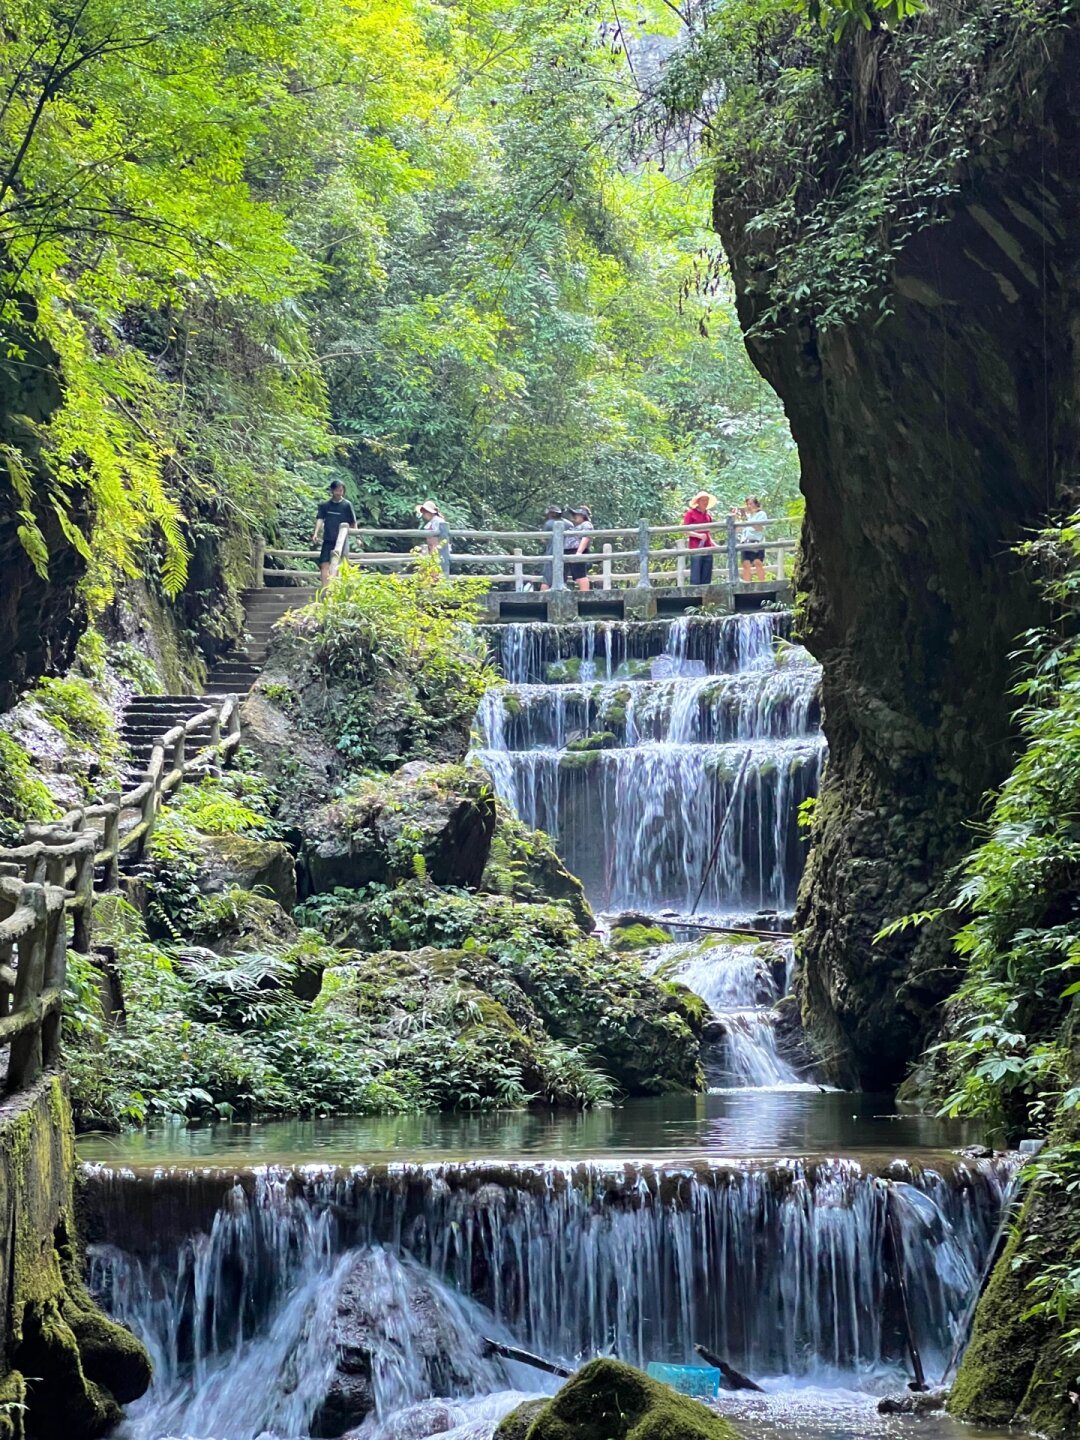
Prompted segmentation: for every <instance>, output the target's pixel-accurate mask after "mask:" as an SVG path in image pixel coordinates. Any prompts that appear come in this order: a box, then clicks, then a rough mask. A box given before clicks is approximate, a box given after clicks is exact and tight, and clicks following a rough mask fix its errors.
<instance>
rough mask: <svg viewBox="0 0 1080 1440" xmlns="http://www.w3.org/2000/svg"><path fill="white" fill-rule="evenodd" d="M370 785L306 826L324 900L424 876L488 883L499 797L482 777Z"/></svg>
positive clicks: (451, 768)
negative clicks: (328, 893) (331, 894)
mask: <svg viewBox="0 0 1080 1440" xmlns="http://www.w3.org/2000/svg"><path fill="white" fill-rule="evenodd" d="M409 772H410V773H408V774H402V773H398V774H396V775H391V776H389V777H387V778H386V779H382V778H371V777H369V778H367V779H365V780H363V781H362V782H361V783H360V785H359V786H358V788H357V789H356V790H355V791H354V792H353V793H352V794H351V795H348V796H347V797H345V799H343V800H340V801H335V802H334V803H333V804H330V805H325V806H323V807H322V808H321V809H319V810H316V811H315V812H314V813H313V814H311V815H310V816H308V817H307V818H306V819H305V820H304V822H303V826H302V829H303V860H304V865H305V868H306V872H307V881H308V885H309V888H310V889H311V891H312V892H314V893H316V894H318V893H321V892H324V891H330V890H334V889H337V888H338V887H341V888H344V889H348V890H355V889H359V888H360V887H362V886H364V885H367V884H370V883H371V882H372V881H378V882H380V883H382V884H392V883H394V882H395V881H400V880H406V879H410V878H412V877H414V876H423V877H426V878H427V879H428V880H430V881H431V882H432V883H433V884H435V885H456V886H462V887H464V888H468V889H472V888H475V887H476V886H478V885H479V884H480V882H481V879H482V878H483V874H484V869H485V866H486V865H487V863H488V857H489V855H490V852H491V839H492V836H493V834H494V833H495V796H494V793H493V792H492V788H491V782H490V780H489V779H488V777H487V775H486V774H485V773H484V772H483V771H482V770H475V769H470V768H467V767H465V766H463V765H442V766H439V765H428V766H422V767H419V768H418V767H416V766H415V765H413V766H410V767H409Z"/></svg>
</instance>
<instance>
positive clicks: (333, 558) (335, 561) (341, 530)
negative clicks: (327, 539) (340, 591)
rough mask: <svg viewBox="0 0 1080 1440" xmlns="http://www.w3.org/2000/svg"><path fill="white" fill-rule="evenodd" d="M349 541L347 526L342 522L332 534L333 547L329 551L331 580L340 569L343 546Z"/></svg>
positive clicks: (343, 552)
mask: <svg viewBox="0 0 1080 1440" xmlns="http://www.w3.org/2000/svg"><path fill="white" fill-rule="evenodd" d="M348 543H349V526H348V524H347V523H344V522H343V523H342V524H341V525H339V526H338V532H337V534H336V535H335V536H334V548H333V550H332V551H331V553H330V579H331V580H333V579H334V578H335V577H336V575H337V573H338V571H339V570H340V569H341V558H342V556H343V555H344V554H345V547H346V546H347V545H348Z"/></svg>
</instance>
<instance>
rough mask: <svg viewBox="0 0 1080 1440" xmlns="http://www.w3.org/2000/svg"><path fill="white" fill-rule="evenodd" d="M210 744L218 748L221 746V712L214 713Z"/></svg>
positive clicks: (211, 723) (211, 722)
mask: <svg viewBox="0 0 1080 1440" xmlns="http://www.w3.org/2000/svg"><path fill="white" fill-rule="evenodd" d="M210 744H211V745H212V746H215V747H216V746H218V745H220V744H221V711H220V710H215V711H214V718H213V719H212V720H211V721H210Z"/></svg>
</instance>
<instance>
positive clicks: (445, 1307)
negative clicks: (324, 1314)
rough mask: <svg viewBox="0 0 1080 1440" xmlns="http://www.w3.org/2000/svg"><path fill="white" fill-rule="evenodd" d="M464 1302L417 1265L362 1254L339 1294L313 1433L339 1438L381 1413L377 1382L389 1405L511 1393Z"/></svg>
mask: <svg viewBox="0 0 1080 1440" xmlns="http://www.w3.org/2000/svg"><path fill="white" fill-rule="evenodd" d="M465 1303H466V1302H464V1301H461V1300H459V1299H458V1298H457V1297H451V1296H449V1295H448V1294H447V1293H446V1292H444V1291H443V1290H442V1289H441V1288H440V1287H439V1286H438V1285H437V1283H434V1282H433V1281H432V1279H431V1277H430V1276H429V1275H428V1274H427V1272H425V1271H424V1269H423V1268H422V1267H421V1266H420V1265H419V1264H417V1263H416V1262H415V1261H408V1260H400V1259H398V1257H397V1256H396V1255H394V1254H393V1253H392V1252H391V1251H390V1250H389V1249H382V1248H380V1247H375V1246H373V1247H371V1248H370V1249H367V1250H363V1251H361V1252H359V1253H358V1254H357V1257H356V1259H355V1261H354V1262H353V1264H352V1267H351V1269H350V1270H349V1273H348V1274H347V1276H346V1277H345V1279H344V1281H343V1282H342V1285H341V1288H340V1291H339V1295H338V1310H337V1315H336V1317H335V1320H334V1327H333V1339H334V1344H335V1347H336V1351H337V1355H338V1361H337V1367H336V1370H335V1373H334V1376H333V1378H332V1380H331V1382H330V1386H329V1388H328V1390H327V1392H326V1395H325V1397H324V1398H323V1401H322V1403H321V1404H320V1406H319V1408H318V1410H317V1411H316V1414H315V1418H314V1420H313V1422H312V1428H311V1433H312V1435H313V1436H315V1437H317V1440H336V1437H338V1436H341V1435H343V1434H344V1433H345V1432H346V1431H348V1430H350V1429H352V1428H353V1427H355V1426H357V1425H359V1424H360V1423H361V1421H363V1420H364V1418H365V1417H366V1416H367V1415H369V1414H370V1413H371V1412H372V1410H374V1408H375V1380H376V1377H378V1383H379V1390H380V1395H381V1397H382V1398H383V1399H384V1401H388V1402H389V1403H390V1406H391V1407H393V1405H394V1401H395V1400H396V1401H397V1402H398V1404H400V1403H402V1402H404V1401H407V1400H408V1399H409V1397H410V1395H415V1394H427V1395H429V1396H434V1397H439V1396H449V1395H458V1394H468V1393H470V1392H474V1393H475V1392H482V1391H483V1390H484V1389H499V1388H505V1378H504V1376H503V1373H502V1370H501V1367H500V1366H499V1365H498V1363H497V1362H495V1361H493V1360H490V1359H488V1358H487V1357H486V1356H485V1355H484V1353H483V1347H482V1344H481V1339H480V1336H479V1334H477V1333H475V1332H476V1325H475V1316H474V1315H473V1314H472V1313H471V1312H470V1314H469V1315H468V1316H466V1315H464V1314H463V1313H461V1308H460V1307H462V1306H464V1305H465ZM470 1322H471V1323H470ZM437 1428H438V1426H437V1424H436V1426H435V1427H433V1429H437ZM427 1433H429V1434H430V1433H433V1431H428V1432H427Z"/></svg>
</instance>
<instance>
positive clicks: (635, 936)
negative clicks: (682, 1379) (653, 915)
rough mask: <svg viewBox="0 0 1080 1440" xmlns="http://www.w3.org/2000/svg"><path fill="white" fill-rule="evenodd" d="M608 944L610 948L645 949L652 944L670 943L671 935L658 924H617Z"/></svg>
mask: <svg viewBox="0 0 1080 1440" xmlns="http://www.w3.org/2000/svg"><path fill="white" fill-rule="evenodd" d="M608 944H609V945H610V946H611V948H612V950H647V949H649V948H650V947H651V946H653V945H670V944H671V935H670V933H669V932H668V931H667V930H663V929H661V928H660V926H659V925H640V924H639V925H617V926H616V927H615V929H614V930H612V932H611V936H610V938H609V940H608Z"/></svg>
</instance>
